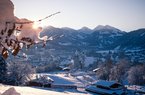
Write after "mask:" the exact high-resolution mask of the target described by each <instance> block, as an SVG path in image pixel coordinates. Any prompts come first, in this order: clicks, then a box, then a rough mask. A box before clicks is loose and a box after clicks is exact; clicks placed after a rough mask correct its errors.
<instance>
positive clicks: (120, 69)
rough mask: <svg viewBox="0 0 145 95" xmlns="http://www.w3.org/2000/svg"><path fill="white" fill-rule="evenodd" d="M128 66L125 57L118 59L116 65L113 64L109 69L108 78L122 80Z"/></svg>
mask: <svg viewBox="0 0 145 95" xmlns="http://www.w3.org/2000/svg"><path fill="white" fill-rule="evenodd" d="M129 68H130V64H129V62H128V61H127V60H125V59H121V60H119V62H118V63H117V65H115V66H114V67H113V68H112V69H111V73H110V75H109V80H116V81H118V82H121V83H122V82H123V80H124V79H125V78H126V77H127V71H128V70H129Z"/></svg>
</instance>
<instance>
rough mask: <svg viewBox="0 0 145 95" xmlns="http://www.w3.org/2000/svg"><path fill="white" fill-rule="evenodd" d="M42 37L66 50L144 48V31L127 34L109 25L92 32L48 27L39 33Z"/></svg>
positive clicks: (86, 29) (85, 28)
mask: <svg viewBox="0 0 145 95" xmlns="http://www.w3.org/2000/svg"><path fill="white" fill-rule="evenodd" d="M44 35H47V36H48V37H54V38H55V40H53V41H51V42H50V43H51V44H52V45H53V46H55V47H63V48H68V49H72V48H73V49H86V50H87V49H93V50H94V49H95V50H100V49H103V50H106V49H115V48H117V47H120V48H130V47H132V48H133V47H134V46H135V47H141V48H142V47H144V46H145V44H144V42H143V41H144V40H145V29H140V30H136V31H132V32H128V33H127V32H124V31H121V30H119V29H117V28H115V27H112V26H109V25H105V26H102V25H99V26H97V27H96V28H95V29H93V30H91V29H89V28H87V27H83V28H81V29H79V30H75V29H72V28H68V27H63V28H55V27H53V26H49V27H47V28H45V29H44V31H43V32H42V33H41V36H44Z"/></svg>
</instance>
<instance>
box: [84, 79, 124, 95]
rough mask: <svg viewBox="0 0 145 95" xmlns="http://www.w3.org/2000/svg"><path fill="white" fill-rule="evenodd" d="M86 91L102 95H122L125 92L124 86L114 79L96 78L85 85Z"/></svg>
mask: <svg viewBox="0 0 145 95" xmlns="http://www.w3.org/2000/svg"><path fill="white" fill-rule="evenodd" d="M85 90H87V91H90V92H94V93H98V94H103V95H113V94H115V95H123V94H125V89H124V86H123V85H121V84H119V83H117V82H115V81H105V80H98V81H97V82H95V83H93V84H92V85H89V86H87V87H86V89H85Z"/></svg>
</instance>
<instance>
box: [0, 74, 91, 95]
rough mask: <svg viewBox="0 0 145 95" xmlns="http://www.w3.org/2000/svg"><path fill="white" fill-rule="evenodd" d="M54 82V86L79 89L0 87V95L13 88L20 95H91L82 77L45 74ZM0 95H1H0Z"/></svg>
mask: <svg viewBox="0 0 145 95" xmlns="http://www.w3.org/2000/svg"><path fill="white" fill-rule="evenodd" d="M42 75H43V74H42ZM45 75H48V76H49V77H50V78H52V79H53V80H54V84H63V85H65V84H66V85H76V86H78V87H80V88H77V89H71V88H70V89H66V88H43V87H25V86H7V85H0V93H3V92H5V91H6V90H7V89H9V88H11V87H14V88H15V89H16V91H17V92H18V93H21V95H68V94H69V95H93V93H90V92H87V91H85V89H84V88H82V87H84V86H85V85H87V84H84V82H85V80H84V77H83V76H82V77H81V76H80V75H79V76H75V77H74V76H71V75H69V74H67V73H53V74H45ZM0 95H1V94H0Z"/></svg>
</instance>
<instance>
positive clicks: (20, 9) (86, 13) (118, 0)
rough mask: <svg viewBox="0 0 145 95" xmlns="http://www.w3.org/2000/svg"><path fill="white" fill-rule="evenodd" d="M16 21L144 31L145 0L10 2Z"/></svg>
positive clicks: (27, 0)
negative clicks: (101, 26)
mask: <svg viewBox="0 0 145 95" xmlns="http://www.w3.org/2000/svg"><path fill="white" fill-rule="evenodd" d="M11 1H12V2H13V3H14V5H15V15H16V16H17V17H19V18H28V19H30V20H38V19H40V18H43V17H45V16H48V15H50V14H51V13H55V12H57V11H60V12H61V13H60V14H58V15H55V16H54V17H51V18H49V19H47V20H45V21H44V22H42V23H44V24H45V25H52V26H55V27H71V28H74V29H79V28H81V27H83V26H87V27H89V28H91V29H93V28H95V27H96V26H97V25H111V26H114V27H116V28H119V29H121V30H124V31H131V30H134V29H138V28H145V0H11Z"/></svg>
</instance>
